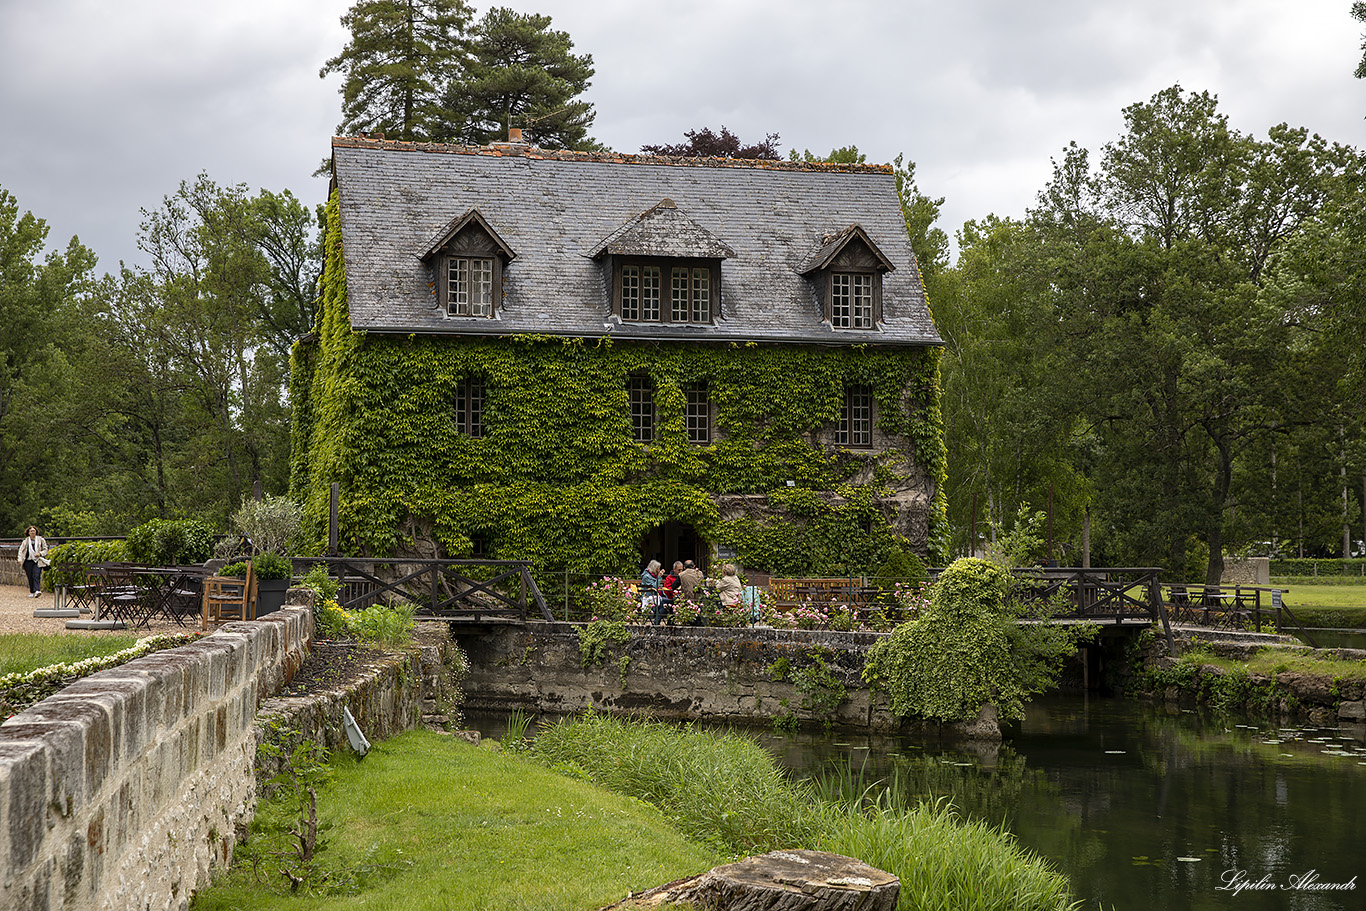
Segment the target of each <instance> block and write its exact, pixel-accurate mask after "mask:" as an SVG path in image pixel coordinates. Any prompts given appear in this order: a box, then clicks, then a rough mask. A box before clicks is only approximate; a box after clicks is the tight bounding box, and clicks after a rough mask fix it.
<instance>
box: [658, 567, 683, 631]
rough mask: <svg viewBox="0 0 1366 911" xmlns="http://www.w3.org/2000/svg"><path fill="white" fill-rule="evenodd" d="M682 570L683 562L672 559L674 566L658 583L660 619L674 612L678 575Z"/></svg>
mask: <svg viewBox="0 0 1366 911" xmlns="http://www.w3.org/2000/svg"><path fill="white" fill-rule="evenodd" d="M682 572H683V564H682V563H680V562H679V561H677V560H675V561H674V568H673V569H672V570H670V571H669V574H668V575H667V576H665V577H664V578H663V580H661V581H660V583H659V607H660V619H667V618H668V617H669V616H670V615H672V614H673V612H674V598H675V597H677V595H678V577H679V574H680V573H682Z"/></svg>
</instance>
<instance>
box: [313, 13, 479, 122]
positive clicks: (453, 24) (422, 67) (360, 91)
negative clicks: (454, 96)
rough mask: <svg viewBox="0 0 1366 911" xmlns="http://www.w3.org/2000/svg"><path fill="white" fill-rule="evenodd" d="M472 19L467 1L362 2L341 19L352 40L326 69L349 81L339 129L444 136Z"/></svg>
mask: <svg viewBox="0 0 1366 911" xmlns="http://www.w3.org/2000/svg"><path fill="white" fill-rule="evenodd" d="M470 17H471V10H470V7H469V6H467V5H466V4H465V2H464V0H357V2H356V4H355V5H354V6H352V7H351V9H350V10H348V11H347V13H346V15H345V16H343V17H342V20H341V22H342V25H344V26H346V29H347V31H349V32H350V33H351V40H350V41H348V42H347V44H346V47H345V48H343V49H342V51H341V53H340V54H338V55H337V56H335V57H333V58H332V59H331V60H328V61H327V62H326V63H325V64H323V67H322V69H321V70H320V71H319V72H318V75H319V76H320V77H324V76H327V75H328V74H329V73H341V74H342V76H343V80H342V87H341V95H342V120H341V124H340V125H339V126H338V127H337V131H338V132H339V133H342V134H349V133H354V132H358V131H382V132H384V133H385V134H386V135H387V136H388V137H389V138H391V139H402V140H408V141H426V140H432V139H440V138H443V137H442V136H441V135H440V134H441V131H442V130H443V129H445V124H446V115H445V113H444V98H445V96H446V94H447V92H448V90H449V88H450V86H451V85H452V84H453V83H455V82H458V81H459V80H460V79H461V78H462V77H463V75H464V67H465V64H466V60H467V58H468V44H469V42H468V39H467V37H466V29H467V28H468V26H469V22H470Z"/></svg>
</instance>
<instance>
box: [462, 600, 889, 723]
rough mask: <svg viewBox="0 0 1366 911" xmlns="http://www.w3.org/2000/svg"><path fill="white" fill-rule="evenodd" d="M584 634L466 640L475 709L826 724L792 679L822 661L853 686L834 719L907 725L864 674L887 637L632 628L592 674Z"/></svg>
mask: <svg viewBox="0 0 1366 911" xmlns="http://www.w3.org/2000/svg"><path fill="white" fill-rule="evenodd" d="M578 628H579V627H578V626H577V625H575V624H569V623H533V624H529V625H527V626H525V627H504V628H492V629H489V630H487V631H485V632H482V633H479V634H474V635H470V634H462V635H461V636H460V644H461V646H462V647H463V648H464V649H465V652H466V654H467V655H468V656H469V663H470V675H469V678H468V679H467V680H466V682H465V687H464V690H465V707H466V708H467V709H469V710H470V711H491V712H505V711H510V710H512V709H521V710H522V711H531V712H550V713H556V714H575V713H578V712H582V711H585V710H587V709H594V710H598V711H606V712H613V713H616V714H632V713H639V714H646V715H649V716H651V717H654V718H667V719H678V720H706V721H713V722H728V723H735V724H771V723H772V721H773V718H774V717H776V716H779V715H784V714H787V713H788V712H792V713H793V714H794V715H795V716H796V718H797V720H798V721H802V722H807V723H810V722H818V721H823V720H825V719H824V718H822V717H821V715H820V713H818V712H816V711H812V710H810V709H803V708H802V703H803V698H804V696H805V695H806V694H804V693H803V692H802V691H801V690H800V689H799V688H798V687H797V686H795V685H794V684H793V682H792V673H793V672H796V671H798V670H800V669H801V668H804V667H810V666H812V665H813V664H814V662H815V658H816V656H819V657H820V660H821V661H823V662H824V664H825V666H826V667H827V668H828V669H829V673H830V676H831V677H832V678H833V679H835V680H838V681H839V682H840V683H842V684H843V685H844V687H845V689H846V694H847V698H845V699H844V701H843V702H841V703H840V705H839V706H838V707H837V708H836V710H835V711H834V713H833V715H831V716H830V717H829V720H830V721H831V722H832V723H833V724H835V725H839V726H848V727H859V728H863V729H869V730H875V731H891V730H900V729H902V727H903V725H902V723H901V721H900V720H899V719H897V718H895V717H894V716H892V715H891V714H890V713H889V712H888V711H887V707H886V704H885V700H880V699H874V698H873V697H872V695H871V694H870V692H869V690H868V687H867V685H866V684H865V683H864V682H863V679H862V676H861V675H862V672H863V664H864V656H865V654H866V653H867V650H868V648H869V647H870V646H871V645H872V644H873V643H874V642H876V641H877V640H878V639H879V638H881V637H880V635H879V634H877V633H836V632H814V631H806V630H773V629H718V628H714V627H654V626H632V627H628V629H629V630H630V631H631V640H630V641H629V642H627V643H625V644H624V645H620V646H616V647H614V648H613V650H612V655H611V657H609V658H608V659H607V661H606V662H604V664H603V665H602V666H600V667H590V668H584V667H582V665H581V662H580V657H579V637H578V633H577V631H578ZM457 632H459V631H458V630H457ZM784 658H785V659H787V663H788V670H789V673H788V676H787V679H783V680H775V679H773V678H774V676H775V673H774V671H773V670H772V669H773V667H774V664H775V662H778V661H780V659H784ZM623 659H626V660H624V661H623Z"/></svg>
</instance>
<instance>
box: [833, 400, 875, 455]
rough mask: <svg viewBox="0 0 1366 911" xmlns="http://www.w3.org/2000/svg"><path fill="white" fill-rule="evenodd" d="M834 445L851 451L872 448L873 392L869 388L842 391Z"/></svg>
mask: <svg viewBox="0 0 1366 911" xmlns="http://www.w3.org/2000/svg"><path fill="white" fill-rule="evenodd" d="M835 445H837V446H848V447H850V448H853V449H871V448H872V446H873V390H872V389H870V388H869V387H867V386H849V387H847V388H846V389H845V390H844V404H843V406H842V407H841V409H840V421H839V426H838V427H836V428H835Z"/></svg>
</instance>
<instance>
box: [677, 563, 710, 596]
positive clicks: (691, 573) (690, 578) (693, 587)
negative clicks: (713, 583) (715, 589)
mask: <svg viewBox="0 0 1366 911" xmlns="http://www.w3.org/2000/svg"><path fill="white" fill-rule="evenodd" d="M706 581H707V575H706V573H704V572H702V570H700V569H698V568H697V566H696V564H694V563H693V561H691V560H687V561H685V562H684V564H683V572H681V573H679V575H678V587H679V589H680V590H682V592H683V597H685V598H691V597H692V596H693V593H694V592H696V591H697V589H698V588H699V587H701V586H702V584H703V583H705V582H706Z"/></svg>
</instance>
